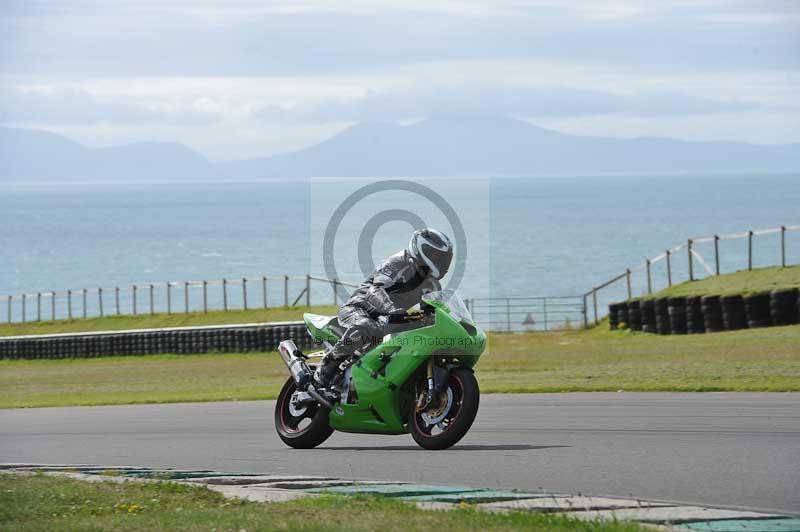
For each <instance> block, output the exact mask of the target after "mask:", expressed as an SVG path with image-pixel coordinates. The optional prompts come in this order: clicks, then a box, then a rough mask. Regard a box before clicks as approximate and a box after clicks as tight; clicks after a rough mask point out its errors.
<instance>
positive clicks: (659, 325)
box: [655, 297, 670, 334]
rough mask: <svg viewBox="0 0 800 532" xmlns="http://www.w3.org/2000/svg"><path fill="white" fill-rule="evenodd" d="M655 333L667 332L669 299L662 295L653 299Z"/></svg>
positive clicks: (668, 325)
mask: <svg viewBox="0 0 800 532" xmlns="http://www.w3.org/2000/svg"><path fill="white" fill-rule="evenodd" d="M655 303H656V304H655V315H656V333H658V334H669V333H670V324H669V301H668V299H667V298H665V297H662V298H659V299H656V300H655Z"/></svg>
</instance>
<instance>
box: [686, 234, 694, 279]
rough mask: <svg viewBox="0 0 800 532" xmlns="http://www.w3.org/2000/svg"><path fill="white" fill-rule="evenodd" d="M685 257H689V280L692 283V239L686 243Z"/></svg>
mask: <svg viewBox="0 0 800 532" xmlns="http://www.w3.org/2000/svg"><path fill="white" fill-rule="evenodd" d="M686 255H687V256H688V257H689V280H690V281H694V262H693V261H692V239H691V238H690V239H689V240H687V241H686Z"/></svg>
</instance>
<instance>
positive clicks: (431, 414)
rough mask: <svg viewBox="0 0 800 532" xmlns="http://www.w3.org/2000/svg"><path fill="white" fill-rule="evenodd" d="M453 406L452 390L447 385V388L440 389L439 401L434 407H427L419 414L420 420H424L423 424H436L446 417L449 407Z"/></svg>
mask: <svg viewBox="0 0 800 532" xmlns="http://www.w3.org/2000/svg"><path fill="white" fill-rule="evenodd" d="M452 406H453V390H451V389H450V387H449V386H448V388H447V390H445V391H442V392H441V393H440V394H439V401H438V406H436V408H429V409H427V410H426V411H424V412H422V414H420V417H421V418H422V421H424V422H425V425H426V426H428V427H430V426H431V425H436V424H437V423H440V422H441V421H442V420H444V418H445V417H447V414H448V413H450V408H452Z"/></svg>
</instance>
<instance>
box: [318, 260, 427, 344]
mask: <svg viewBox="0 0 800 532" xmlns="http://www.w3.org/2000/svg"><path fill="white" fill-rule="evenodd" d="M438 290H441V285H440V284H439V281H437V280H436V279H434V278H433V277H432V276H431V275H430V274H429V270H428V269H427V268H425V267H424V266H422V265H420V263H419V262H417V261H416V260H415V259H414V258H413V257H412V256H411V255H410V254H409V253H408V251H405V250H404V251H401V252H399V253H395V254H394V255H392V256H391V257H389V258H387V259H386V260H385V261H383V262H382V263H381V264H380V266H378V268H377V269H376V270H375V271H374V272H372V274H371V275H370V276H369V277H367V279H366V280H365V281H364V282H363V283H361V285H360V286H359V287H358V288H357V289H356V291H355V292H353V295H352V296H350V299H348V300H347V302H346V303H345V304H344V305H342V307H341V308H340V309H339V313H338V319H339V325H341V326H342V327H344V328H345V332H344V334H343V335H342V338H341V339H340V340H339V341H338V342H336V345H335V346H334V348H333V352H332V353H331V357H332V358H334V359H338V360H341V359H342V358H343V357H347V356H350V355H353V354H356V352H359V350H361V349H362V348H363V347H364V346H365V345H367V344H369V345H375V344H377V343H379V342H380V339H381V338H382V337H383V329H384V326H383V325H382V324H381V323H380V322H379V321H378V320H377V318H378V317H379V316H388V315H392V314H403V313H405V311H406V310H407V309H408V308H410V307H413V306H414V305H416V304H417V303H419V302H420V300H421V298H422V295H423V294H426V293H428V292H434V291H438ZM360 354H363V351H361V352H360Z"/></svg>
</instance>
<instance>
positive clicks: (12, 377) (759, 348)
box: [0, 325, 800, 408]
mask: <svg viewBox="0 0 800 532" xmlns="http://www.w3.org/2000/svg"><path fill="white" fill-rule="evenodd" d="M798 346H800V326H798V325H795V326H788V327H769V328H763V329H750V330H742V331H733V332H723V333H715V334H700V335H688V336H687V335H683V336H680V335H679V336H656V335H652V334H646V333H637V332H631V331H613V332H612V331H608V330H605V329H604V328H603V327H602V326H601V327H598V328H595V329H591V330H572V331H557V332H550V333H521V334H491V335H490V336H489V347H488V352H487V353H486V354H484V356H483V357H482V358H481V360H480V362H479V363H478V365H477V366H476V368H475V370H476V375H477V377H478V382H479V383H480V386H481V391H482V392H483V393H511V392H577V391H582V392H592V391H617V390H626V391H770V392H784V391H800V349H799V348H798ZM286 378H287V372H286V369H285V367H284V366H283V364H282V362H281V361H280V359H279V358H278V356H277V354H275V353H246V354H207V355H149V356H131V357H108V358H94V359H68V360H4V361H0V390H3V393H2V394H0V408H17V407H41V406H65V405H101V404H131V403H169V402H187V401H224V400H252V399H274V398H275V397H276V396H277V394H278V392H279V391H280V388H281V386H282V385H283V383H284V382H285V380H286Z"/></svg>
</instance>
